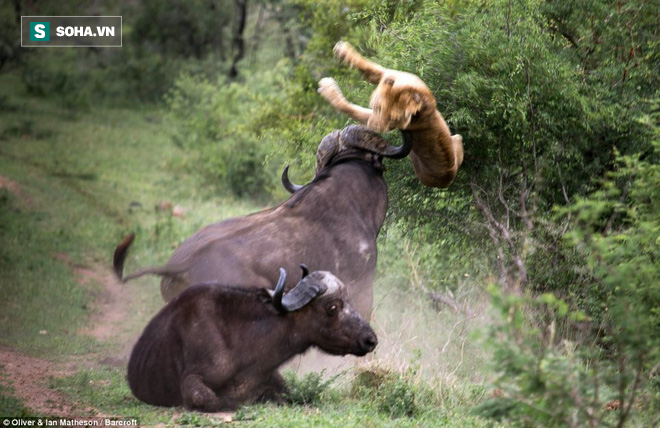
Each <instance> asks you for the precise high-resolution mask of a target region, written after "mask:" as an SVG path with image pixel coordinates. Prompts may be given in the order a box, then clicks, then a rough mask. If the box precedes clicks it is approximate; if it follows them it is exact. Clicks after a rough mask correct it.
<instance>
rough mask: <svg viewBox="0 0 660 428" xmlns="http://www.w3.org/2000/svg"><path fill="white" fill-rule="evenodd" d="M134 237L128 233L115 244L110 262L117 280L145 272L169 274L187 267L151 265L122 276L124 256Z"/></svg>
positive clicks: (137, 275)
mask: <svg viewBox="0 0 660 428" xmlns="http://www.w3.org/2000/svg"><path fill="white" fill-rule="evenodd" d="M134 239H135V233H130V234H129V235H127V236H126V237H125V238H124V239H123V240H122V241H121V243H120V244H119V245H117V248H116V249H115V254H114V257H113V261H112V264H113V267H114V271H115V275H117V278H118V279H119V281H121V282H126V281H129V280H131V279H134V278H137V277H140V276H142V275H147V274H152V275H160V276H170V275H176V274H178V273H183V272H185V271H186V269H187V267H184V266H169V265H168V266H153V267H148V268H144V269H141V270H139V271H137V272H135V273H132V274H130V275H126V276H124V263H125V262H126V256H127V255H128V249H129V248H130V246H131V244H133V240H134Z"/></svg>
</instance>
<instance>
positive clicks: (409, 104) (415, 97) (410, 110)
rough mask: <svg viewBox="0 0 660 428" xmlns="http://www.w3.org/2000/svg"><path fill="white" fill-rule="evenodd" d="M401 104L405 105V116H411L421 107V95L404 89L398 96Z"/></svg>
mask: <svg viewBox="0 0 660 428" xmlns="http://www.w3.org/2000/svg"><path fill="white" fill-rule="evenodd" d="M399 102H400V103H401V105H405V108H404V112H405V115H406V117H411V116H413V115H414V114H415V113H417V112H418V111H420V110H421V109H422V106H423V104H422V96H421V95H420V94H419V92H417V91H412V90H411V91H406V92H404V93H403V94H401V97H399Z"/></svg>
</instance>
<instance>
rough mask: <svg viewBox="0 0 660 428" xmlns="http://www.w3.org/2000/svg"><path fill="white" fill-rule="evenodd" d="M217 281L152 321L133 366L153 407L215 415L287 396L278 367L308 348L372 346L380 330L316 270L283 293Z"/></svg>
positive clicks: (135, 387) (137, 387)
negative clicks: (219, 283)
mask: <svg viewBox="0 0 660 428" xmlns="http://www.w3.org/2000/svg"><path fill="white" fill-rule="evenodd" d="M285 277H286V273H285V271H284V269H280V278H279V281H278V283H277V286H276V287H275V291H271V290H265V289H260V288H245V287H239V288H236V287H226V286H222V285H217V284H207V285H195V286H192V287H189V288H188V289H187V290H185V291H184V292H183V293H181V294H180V295H179V296H177V297H176V298H175V299H173V300H171V301H170V302H169V303H168V304H167V305H165V307H164V308H163V309H162V310H161V311H160V312H159V313H158V314H157V315H156V316H155V317H154V318H153V319H152V320H151V322H149V324H148V325H147V327H146V328H145V329H144V332H143V333H142V336H141V337H140V339H139V340H138V341H137V344H136V345H135V348H134V349H133V352H132V353H131V358H130V361H129V363H128V383H129V385H130V387H131V391H133V394H134V395H135V396H136V397H137V398H138V399H140V400H142V401H144V402H145V403H148V404H153V405H157V406H168V407H170V406H181V405H183V406H185V407H187V408H189V409H195V410H201V411H206V412H215V411H219V410H225V409H229V410H231V409H235V408H236V407H238V406H240V405H242V404H249V403H252V402H254V401H258V400H271V401H283V397H282V394H283V393H285V392H286V387H285V385H284V381H283V379H282V377H281V376H280V374H279V373H278V372H277V369H278V367H279V366H280V365H281V364H282V363H284V362H285V361H287V360H289V359H290V358H291V357H293V356H294V355H296V354H300V353H303V352H305V351H306V350H307V349H308V348H310V347H311V346H316V347H319V348H321V349H322V350H323V351H325V352H328V353H331V354H335V355H345V354H354V355H358V356H362V355H365V354H366V353H368V352H371V351H373V349H374V347H375V346H376V343H377V338H376V334H375V333H374V332H373V330H372V329H371V327H369V324H367V322H366V321H365V320H364V319H363V318H362V317H361V316H360V315H359V314H358V313H357V312H355V310H354V309H353V308H352V307H351V306H350V304H349V303H348V302H347V300H346V297H347V290H346V287H345V286H344V284H343V283H342V282H341V281H339V280H338V279H337V278H336V277H335V276H334V275H332V274H330V273H329V272H319V271H317V272H312V273H311V274H309V275H307V270H306V268H305V267H303V278H302V280H301V281H300V282H299V283H298V285H296V286H295V288H293V289H292V290H291V291H289V292H288V293H287V294H286V295H284V296H283V291H284V281H285Z"/></svg>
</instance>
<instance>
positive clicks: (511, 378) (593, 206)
mask: <svg viewBox="0 0 660 428" xmlns="http://www.w3.org/2000/svg"><path fill="white" fill-rule="evenodd" d="M654 117H655V116H654ZM643 123H646V124H647V125H649V126H651V128H653V129H654V130H655V135H656V136H655V138H654V139H653V142H652V147H653V149H652V151H651V152H649V153H645V154H644V156H643V159H642V158H640V156H638V155H626V156H624V155H619V156H618V157H617V167H616V168H615V169H614V170H613V171H611V172H610V173H608V174H607V177H606V178H605V179H604V180H603V181H602V183H601V185H600V188H599V189H598V190H597V191H595V192H593V193H591V194H590V195H589V196H585V197H581V198H577V199H576V200H575V201H574V202H573V203H572V204H571V205H570V206H568V207H566V208H564V209H562V210H560V212H561V213H562V214H563V215H566V216H569V217H570V220H571V229H570V231H569V233H568V234H567V235H566V241H567V244H568V245H570V246H571V247H572V248H573V249H574V251H576V252H577V254H578V255H579V257H580V258H581V259H582V260H584V262H585V266H584V268H582V270H583V272H582V275H584V276H586V277H587V278H588V279H589V280H588V281H585V283H586V286H587V287H588V289H587V290H586V291H585V294H586V295H587V296H588V298H589V299H590V300H588V303H589V304H587V305H585V307H586V309H587V310H588V311H589V315H591V317H589V318H587V317H586V316H585V315H584V314H583V313H582V312H580V311H569V306H568V304H567V303H565V302H564V301H563V300H560V299H557V298H555V296H554V295H552V294H544V295H541V296H540V297H538V298H535V299H532V298H529V297H516V296H508V297H506V296H503V295H502V294H501V293H500V292H499V291H498V290H497V289H495V288H492V289H491V292H492V293H493V303H494V306H495V307H496V308H498V309H500V311H501V313H502V319H503V320H504V323H503V324H501V325H500V326H498V327H496V328H494V329H493V331H492V338H493V339H494V340H493V346H494V347H495V349H496V351H495V363H496V365H497V367H498V369H499V370H500V372H501V377H500V379H499V381H498V386H500V387H501V388H502V389H504V391H505V392H504V395H503V397H501V398H499V399H497V400H495V401H494V402H491V403H487V404H486V405H485V407H483V410H484V413H485V414H489V415H491V416H497V417H499V418H501V417H506V418H509V419H510V420H513V421H516V423H518V424H520V425H522V426H535V425H539V424H542V425H543V426H564V425H569V426H603V425H606V424H616V425H617V426H623V425H624V423H626V422H628V421H631V420H632V421H635V420H637V421H639V420H640V418H642V419H641V420H644V418H643V416H642V415H643V414H644V413H646V412H648V413H647V415H649V417H648V418H647V419H648V420H647V422H648V423H649V424H650V425H655V424H657V422H658V420H657V416H650V415H657V409H658V406H660V391H659V390H658V388H657V385H656V384H655V383H656V381H655V378H656V377H657V372H658V368H659V367H658V361H660V354H659V353H658V350H659V349H660V329H659V328H660V315H659V313H658V307H660V290H659V289H658V287H657V285H658V284H660V270H659V269H658V263H657V261H658V259H659V257H660V252H659V248H660V247H659V246H658V243H659V242H660V220H659V219H658V215H657V213H658V209H659V208H660V195H659V194H658V191H657V183H658V182H659V181H658V180H660V162H659V161H660V138H659V137H660V133H658V130H660V128H658V126H657V122H655V119H652V118H651V117H647V118H646V119H644V121H643Z"/></svg>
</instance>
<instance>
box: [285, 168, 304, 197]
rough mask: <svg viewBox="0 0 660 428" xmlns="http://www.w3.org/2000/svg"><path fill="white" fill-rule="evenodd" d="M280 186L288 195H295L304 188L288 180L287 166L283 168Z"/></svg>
mask: <svg viewBox="0 0 660 428" xmlns="http://www.w3.org/2000/svg"><path fill="white" fill-rule="evenodd" d="M282 185H283V186H284V188H285V189H286V190H288V191H289V193H295V192H297V191H298V190H300V189H302V188H303V187H305V186H301V185H300V184H293V183H292V182H291V180H289V165H287V166H286V168H284V171H282Z"/></svg>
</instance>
